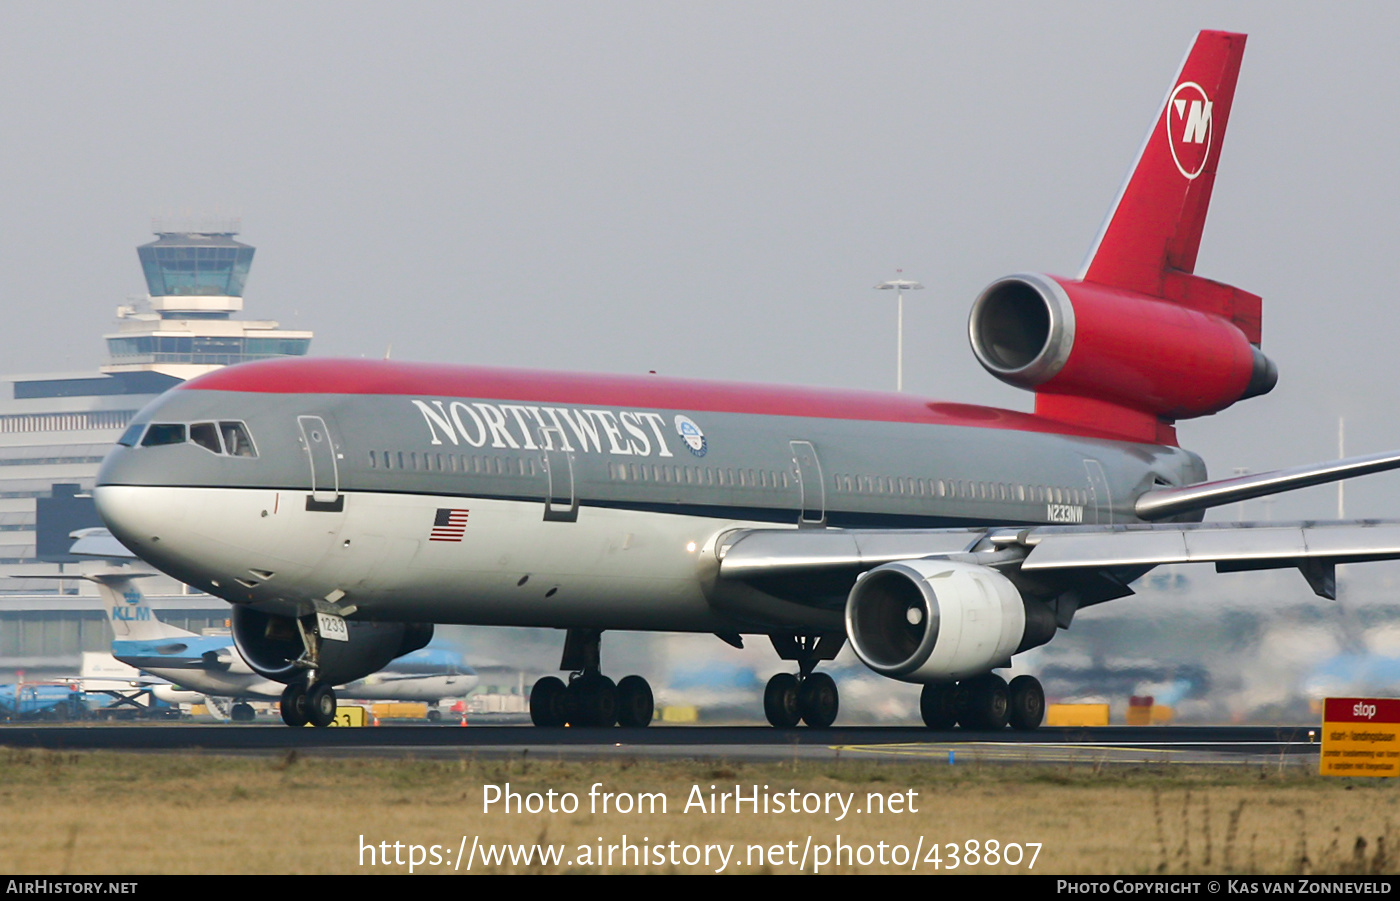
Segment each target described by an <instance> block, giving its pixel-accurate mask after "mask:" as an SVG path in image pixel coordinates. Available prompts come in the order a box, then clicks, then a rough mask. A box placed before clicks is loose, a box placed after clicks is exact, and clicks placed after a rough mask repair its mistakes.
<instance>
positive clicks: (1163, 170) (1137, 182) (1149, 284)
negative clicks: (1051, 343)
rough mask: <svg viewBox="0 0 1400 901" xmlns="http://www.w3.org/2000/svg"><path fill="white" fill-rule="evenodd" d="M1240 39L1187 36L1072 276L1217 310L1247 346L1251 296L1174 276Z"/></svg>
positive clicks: (1206, 179) (1235, 71)
mask: <svg viewBox="0 0 1400 901" xmlns="http://www.w3.org/2000/svg"><path fill="white" fill-rule="evenodd" d="M1244 43H1245V35H1242V34H1231V33H1229V32H1224V31H1202V32H1201V33H1200V34H1199V35H1197V36H1196V41H1195V43H1194V44H1193V45H1192V46H1191V50H1190V52H1188V53H1187V54H1186V59H1185V61H1184V62H1183V63H1182V65H1181V71H1180V72H1179V73H1178V74H1177V77H1176V80H1175V81H1174V82H1172V88H1171V90H1170V91H1169V92H1168V93H1167V99H1166V100H1165V101H1164V102H1163V104H1162V108H1161V111H1160V113H1159V115H1158V116H1157V120H1156V122H1155V123H1154V124H1153V126H1152V130H1151V131H1150V132H1148V135H1147V139H1146V140H1145V141H1144V142H1143V145H1142V150H1141V151H1140V152H1139V154H1138V159H1137V163H1136V165H1134V166H1133V169H1132V171H1131V172H1130V173H1129V175H1128V179H1127V181H1126V182H1124V184H1123V187H1122V189H1121V190H1120V191H1119V194H1118V199H1117V201H1116V202H1115V203H1114V204H1113V207H1112V208H1111V209H1110V210H1109V213H1108V218H1107V219H1105V220H1104V224H1103V228H1102V229H1101V231H1100V232H1099V237H1098V240H1097V241H1095V242H1094V246H1093V248H1092V249H1091V250H1090V251H1089V257H1088V259H1087V260H1086V262H1085V263H1084V268H1083V270H1082V271H1081V272H1080V274H1079V278H1081V279H1083V280H1084V281H1089V282H1097V283H1098V284H1101V285H1109V286H1111V287H1115V288H1125V289H1127V290H1130V291H1137V292H1139V293H1142V294H1146V295H1148V296H1151V297H1162V298H1166V299H1169V300H1174V301H1177V302H1178V303H1182V304H1184V305H1185V306H1188V307H1191V308H1193V309H1199V310H1202V311H1204V312H1210V313H1215V314H1217V315H1222V316H1224V317H1226V318H1228V319H1231V320H1233V321H1234V322H1235V324H1236V325H1237V326H1239V327H1240V329H1241V331H1243V332H1244V333H1245V335H1246V336H1247V337H1248V338H1249V339H1250V341H1252V342H1254V343H1256V344H1257V343H1258V342H1259V298H1257V297H1255V296H1254V295H1252V294H1249V293H1247V292H1244V291H1239V290H1238V289H1235V288H1231V287H1229V286H1226V285H1220V284H1217V283H1214V282H1208V281H1206V280H1205V279H1183V278H1182V276H1189V275H1190V274H1191V273H1192V272H1193V271H1194V270H1195V268H1196V253H1197V251H1198V250H1199V249H1200V246H1201V230H1202V228H1203V227H1204V226H1205V222H1206V210H1207V208H1208V207H1209V206H1210V194H1211V190H1212V189H1213V188H1214V187H1215V168H1216V164H1217V162H1218V161H1219V159H1220V145H1221V144H1222V143H1224V140H1225V126H1226V125H1227V124H1228V123H1229V120H1230V107H1231V105H1232V103H1233V101H1234V98H1235V82H1236V81H1237V80H1238V79H1239V74H1240V60H1241V58H1242V57H1243V56H1244Z"/></svg>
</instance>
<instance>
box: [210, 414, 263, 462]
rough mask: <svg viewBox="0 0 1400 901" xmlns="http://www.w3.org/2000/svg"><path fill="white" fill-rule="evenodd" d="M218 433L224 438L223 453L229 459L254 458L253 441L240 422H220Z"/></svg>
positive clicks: (255, 451)
mask: <svg viewBox="0 0 1400 901" xmlns="http://www.w3.org/2000/svg"><path fill="white" fill-rule="evenodd" d="M219 431H220V433H222V434H223V436H224V448H225V450H224V453H226V454H228V455H229V456H231V457H256V456H257V455H258V452H257V450H256V449H255V448H254V447H253V439H252V437H251V436H249V434H248V429H247V427H246V426H244V425H243V423H241V422H221V423H219Z"/></svg>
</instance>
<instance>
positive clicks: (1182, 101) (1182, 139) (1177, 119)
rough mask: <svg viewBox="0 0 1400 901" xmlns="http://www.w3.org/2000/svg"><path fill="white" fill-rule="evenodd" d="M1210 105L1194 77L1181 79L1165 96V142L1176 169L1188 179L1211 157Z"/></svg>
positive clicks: (1203, 169)
mask: <svg viewBox="0 0 1400 901" xmlns="http://www.w3.org/2000/svg"><path fill="white" fill-rule="evenodd" d="M1213 106H1214V104H1213V103H1212V102H1211V99H1210V98H1209V97H1207V96H1206V92H1205V89H1204V88H1202V87H1201V86H1200V85H1198V84H1196V83H1195V82H1194V81H1183V82H1182V83H1181V84H1179V85H1177V86H1176V90H1174V91H1172V94H1171V97H1169V98H1168V99H1167V146H1169V147H1171V150H1172V161H1173V162H1175V163H1176V168H1177V170H1178V171H1179V172H1181V174H1182V175H1184V176H1186V177H1187V178H1189V179H1195V178H1196V176H1198V175H1200V174H1201V173H1202V172H1203V171H1205V168H1206V159H1207V158H1209V157H1210V142H1211V137H1212V136H1213V135H1214V134H1215V131H1214V129H1213V128H1212V126H1211V121H1210V120H1211V115H1210V114H1211V108H1212V107H1213Z"/></svg>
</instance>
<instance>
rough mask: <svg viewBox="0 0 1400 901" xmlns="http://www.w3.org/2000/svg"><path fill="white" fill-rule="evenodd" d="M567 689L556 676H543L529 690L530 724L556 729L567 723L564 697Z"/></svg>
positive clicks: (562, 681)
mask: <svg viewBox="0 0 1400 901" xmlns="http://www.w3.org/2000/svg"><path fill="white" fill-rule="evenodd" d="M568 690H569V689H568V687H567V686H565V685H564V680H563V679H560V678H558V677H556V676H545V677H544V678H543V679H540V680H539V681H537V682H536V683H535V687H534V688H532V689H530V722H532V723H534V724H535V725H536V726H544V727H546V728H550V729H556V728H558V727H560V726H562V725H564V723H566V722H568V719H569V717H568V712H567V710H566V709H565V706H564V701H565V695H566V694H567V693H568Z"/></svg>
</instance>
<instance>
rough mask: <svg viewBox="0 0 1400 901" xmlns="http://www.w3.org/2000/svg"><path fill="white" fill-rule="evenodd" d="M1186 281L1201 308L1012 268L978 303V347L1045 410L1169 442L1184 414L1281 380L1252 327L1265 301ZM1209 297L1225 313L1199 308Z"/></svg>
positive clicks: (1211, 409) (1209, 409) (1217, 406)
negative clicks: (1172, 428)
mask: <svg viewBox="0 0 1400 901" xmlns="http://www.w3.org/2000/svg"><path fill="white" fill-rule="evenodd" d="M1188 280H1189V281H1188ZM1182 282H1183V284H1185V285H1187V286H1188V287H1191V288H1193V289H1194V290H1195V292H1196V293H1197V294H1199V295H1202V296H1201V297H1193V298H1191V301H1192V305H1186V304H1184V303H1180V302H1176V301H1173V300H1169V299H1165V298H1158V297H1149V296H1147V295H1144V294H1138V293H1136V292H1133V291H1127V290H1123V289H1121V288H1112V287H1108V286H1105V285H1099V284H1095V283H1093V282H1084V281H1071V280H1068V279H1057V278H1054V277H1052V276H1046V275H1013V276H1008V277H1007V278H1003V279H1000V280H998V281H996V282H993V283H992V284H991V285H990V286H988V287H987V289H986V290H985V291H983V292H982V294H981V296H980V297H978V298H977V301H976V302H975V303H974V304H973V306H972V316H971V318H970V320H969V324H968V331H969V335H970V337H971V339H972V349H973V352H974V353H976V354H977V359H978V360H979V361H980V362H981V363H982V365H983V366H984V367H985V368H986V369H987V371H988V372H990V373H992V374H993V375H995V376H996V377H997V378H999V379H1001V380H1002V381H1004V382H1007V383H1009V384H1012V385H1015V386H1017V387H1018V388H1026V389H1028V390H1031V391H1034V392H1036V412H1037V413H1038V414H1040V415H1043V416H1047V417H1049V418H1052V419H1059V420H1061V421H1067V422H1073V423H1075V424H1078V425H1084V426H1088V427H1091V428H1098V429H1101V430H1103V431H1106V432H1112V433H1117V434H1123V435H1125V436H1126V437H1130V438H1134V439H1137V440H1147V441H1163V440H1164V439H1170V438H1171V437H1172V436H1171V435H1170V424H1171V423H1173V422H1175V421H1176V420H1178V419H1189V418H1192V417H1195V416H1205V415H1207V414H1210V413H1215V412H1218V411H1220V410H1223V409H1225V408H1226V407H1228V406H1230V405H1231V404H1233V403H1234V402H1235V401H1238V400H1242V399H1244V398H1247V397H1254V396H1255V395H1259V394H1265V393H1267V392H1268V391H1270V390H1271V389H1272V388H1273V387H1274V383H1275V382H1276V381H1277V380H1278V372H1277V370H1276V369H1275V368H1274V364H1273V363H1272V362H1271V361H1270V360H1269V358H1268V357H1266V356H1264V354H1263V352H1261V351H1260V350H1259V348H1258V347H1256V346H1255V345H1254V344H1253V343H1251V340H1252V338H1251V336H1250V335H1247V334H1246V330H1252V331H1255V332H1256V334H1257V326H1258V317H1257V311H1258V298H1257V297H1253V295H1248V294H1246V293H1245V292H1242V291H1238V290H1237V289H1235V288H1231V287H1229V286H1227V285H1220V284H1217V283H1215V282H1208V281H1206V280H1205V279H1200V278H1196V277H1192V276H1185V277H1183V279H1182ZM1210 295H1218V299H1219V301H1220V302H1219V303H1218V304H1217V306H1219V307H1221V312H1220V313H1216V312H1211V311H1210V310H1209V309H1202V308H1201V307H1202V306H1207V307H1208V306H1209V305H1210V301H1212V300H1215V299H1216V298H1214V297H1212V296H1210ZM1251 299H1252V300H1253V302H1254V303H1253V309H1254V316H1253V317H1252V318H1251V317H1250V316H1248V314H1247V309H1248V307H1249V306H1250V303H1249V302H1250V300H1251ZM1241 313H1242V314H1243V315H1241ZM1251 322H1252V324H1253V328H1252V329H1251ZM1253 340H1257V337H1255V338H1253ZM1160 426H1165V427H1166V432H1164V431H1163V429H1162V428H1160Z"/></svg>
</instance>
